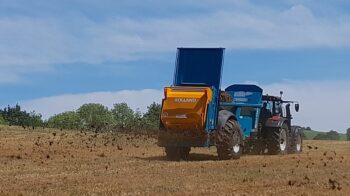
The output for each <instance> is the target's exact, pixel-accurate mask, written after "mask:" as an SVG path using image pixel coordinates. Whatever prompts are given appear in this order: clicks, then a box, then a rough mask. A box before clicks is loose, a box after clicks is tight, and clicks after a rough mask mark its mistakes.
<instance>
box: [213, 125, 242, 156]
mask: <svg viewBox="0 0 350 196" xmlns="http://www.w3.org/2000/svg"><path fill="white" fill-rule="evenodd" d="M242 137H243V136H242V134H241V131H240V127H239V124H238V122H237V121H235V120H231V119H230V120H228V121H227V122H226V124H225V126H224V127H223V128H221V129H219V130H217V131H216V134H215V143H216V148H217V153H218V156H219V159H220V160H229V159H239V158H240V157H241V155H242V141H243V139H242Z"/></svg>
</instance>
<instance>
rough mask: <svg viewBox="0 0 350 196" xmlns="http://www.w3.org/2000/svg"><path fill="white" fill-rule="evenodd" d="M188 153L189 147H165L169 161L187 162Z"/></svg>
mask: <svg viewBox="0 0 350 196" xmlns="http://www.w3.org/2000/svg"><path fill="white" fill-rule="evenodd" d="M190 151H191V148H190V147H165V153H166V156H167V159H168V160H171V161H180V159H183V160H187V159H188V157H189V155H190Z"/></svg>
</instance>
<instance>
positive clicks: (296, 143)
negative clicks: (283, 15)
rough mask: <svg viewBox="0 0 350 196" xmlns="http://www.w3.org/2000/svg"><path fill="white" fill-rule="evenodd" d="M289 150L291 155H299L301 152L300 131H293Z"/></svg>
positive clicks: (301, 138) (301, 139)
mask: <svg viewBox="0 0 350 196" xmlns="http://www.w3.org/2000/svg"><path fill="white" fill-rule="evenodd" d="M291 148H292V149H291V152H292V153H301V152H302V151H303V134H302V132H301V131H300V130H295V132H294V136H293V138H292V145H291Z"/></svg>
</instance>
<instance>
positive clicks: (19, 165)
mask: <svg viewBox="0 0 350 196" xmlns="http://www.w3.org/2000/svg"><path fill="white" fill-rule="evenodd" d="M155 142H156V140H154V139H152V138H149V137H145V136H135V135H132V136H128V135H120V134H119V135H113V134H99V135H95V134H93V133H79V132H66V131H59V130H41V131H40V130H36V131H25V130H23V129H21V128H16V127H0V195H7V194H8V195H20V194H23V195H38V194H40V195H41V194H43V195H81V194H85V195H137V194H140V195H202V194H212V195H214V194H218V193H220V194H226V195H275V194H282V193H283V194H285V195H347V194H349V193H350V142H327V141H308V142H306V145H305V149H304V153H303V154H300V155H288V156H244V157H242V158H241V159H240V160H238V161H233V160H232V161H217V157H216V150H215V148H210V149H207V148H204V149H203V148H200V149H199V148H197V149H193V150H192V153H191V157H190V160H189V161H181V162H169V161H166V160H165V158H164V152H163V149H161V148H158V147H157V146H156V145H155Z"/></svg>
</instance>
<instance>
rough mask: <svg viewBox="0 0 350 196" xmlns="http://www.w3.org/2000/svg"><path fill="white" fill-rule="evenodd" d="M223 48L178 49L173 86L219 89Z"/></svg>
mask: <svg viewBox="0 0 350 196" xmlns="http://www.w3.org/2000/svg"><path fill="white" fill-rule="evenodd" d="M223 55H224V49H223V48H179V49H178V53H177V62H176V69H175V77H174V86H214V87H215V88H216V89H217V90H218V89H220V82H221V74H222V64H223Z"/></svg>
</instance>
